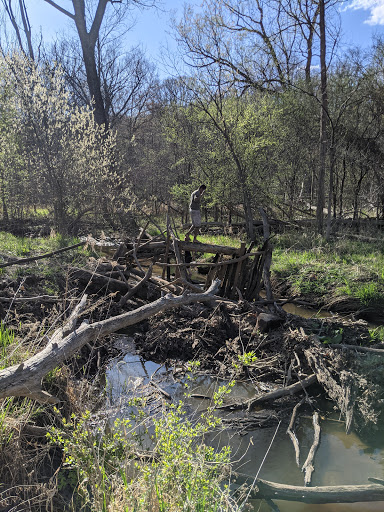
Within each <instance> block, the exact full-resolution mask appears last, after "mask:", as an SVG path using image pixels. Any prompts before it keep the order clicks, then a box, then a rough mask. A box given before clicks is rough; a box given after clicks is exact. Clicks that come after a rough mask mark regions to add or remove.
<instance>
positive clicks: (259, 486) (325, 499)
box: [252, 479, 384, 504]
mask: <svg viewBox="0 0 384 512" xmlns="http://www.w3.org/2000/svg"><path fill="white" fill-rule="evenodd" d="M252 495H253V497H254V498H257V499H265V498H270V499H274V500H286V501H299V502H303V503H316V504H325V503H356V502H360V501H361V502H371V501H383V500H384V486H382V485H375V484H366V485H335V486H331V485H329V486H321V487H320V486H319V487H303V486H296V485H284V484H278V483H275V482H268V481H267V480H261V479H258V480H256V486H255V489H254V490H253V493H252Z"/></svg>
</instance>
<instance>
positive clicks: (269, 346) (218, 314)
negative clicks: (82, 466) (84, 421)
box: [3, 259, 383, 510]
mask: <svg viewBox="0 0 384 512" xmlns="http://www.w3.org/2000/svg"><path fill="white" fill-rule="evenodd" d="M110 267H111V263H110V262H108V261H100V260H95V259H90V260H89V261H88V264H87V268H85V267H84V266H83V267H82V270H83V273H82V274H80V273H79V271H78V270H76V273H75V272H70V271H68V268H67V269H66V270H65V272H64V273H63V281H62V282H63V283H64V284H65V288H64V287H63V290H64V289H65V291H66V298H65V299H64V300H57V299H55V300H53V299H52V297H51V301H49V300H48V302H47V303H46V304H45V305H44V308H43V309H42V308H41V307H40V310H39V311H38V310H36V311H35V310H34V308H35V307H36V305H35V304H34V303H33V301H31V302H28V301H27V302H26V303H20V302H18V301H17V300H15V301H13V304H12V307H11V308H10V309H9V312H8V321H9V325H13V326H14V327H15V329H16V328H17V326H18V324H19V323H20V320H21V319H22V321H23V322H22V323H23V326H22V332H23V333H24V334H26V335H27V336H28V335H29V338H28V340H29V341H32V340H34V351H35V352H36V351H38V350H39V348H41V347H43V346H45V344H46V340H44V339H42V338H41V336H40V333H41V322H42V320H44V319H45V318H47V319H48V318H49V317H50V316H49V315H52V316H51V317H50V318H51V320H52V323H54V318H55V315H57V313H60V312H64V311H65V310H66V309H67V310H68V309H69V310H70V309H72V308H71V302H70V300H69V299H70V298H71V300H72V299H74V303H75V304H76V303H77V302H78V298H80V297H81V296H82V294H83V292H84V291H86V292H87V293H89V296H88V299H87V304H86V306H87V307H86V308H85V310H84V311H82V312H81V314H79V316H78V318H77V320H78V324H80V323H81V322H82V321H83V320H89V321H90V322H91V324H95V323H97V321H99V320H100V319H106V318H114V317H116V318H117V317H119V315H121V314H124V312H130V311H132V312H134V311H135V310H137V309H138V308H140V307H144V306H145V305H150V304H151V303H152V302H153V301H155V300H158V299H156V297H160V295H161V291H160V283H159V281H156V280H155V281H154V282H148V283H147V282H145V283H143V284H142V288H141V289H140V293H138V294H137V295H133V296H132V297H131V298H130V299H129V300H127V301H126V302H125V303H124V305H121V297H122V296H123V295H124V294H125V292H126V290H127V288H128V287H129V286H131V284H130V283H129V282H128V284H127V283H125V281H124V279H123V277H122V276H121V274H120V272H121V273H122V274H123V276H124V278H125V279H129V275H128V274H129V272H126V269H124V268H123V269H120V268H119V265H115V266H114V268H113V269H111V268H110ZM100 269H103V272H102V273H101V274H100ZM85 270H86V272H85ZM124 271H125V272H126V274H124ZM95 274H98V279H101V281H100V282H101V283H104V285H103V286H101V285H100V282H99V283H97V282H95V281H94V280H92V279H91V280H90V279H85V278H83V277H84V276H89V275H91V276H94V275H95ZM106 276H107V278H106ZM119 276H120V278H121V279H119ZM133 276H135V274H133ZM80 277H81V279H80ZM103 278H104V281H103ZM142 280H143V278H142V277H140V276H136V279H135V281H134V282H135V283H137V282H142ZM117 283H119V284H117ZM19 286H20V283H17V282H16V283H15V284H14V286H13V288H12V291H11V289H10V286H9V287H8V289H9V298H12V296H14V295H15V291H17V290H18V289H19ZM135 286H136V284H134V287H135ZM114 287H115V288H114ZM3 289H4V291H5V290H7V286H6V285H5V286H4V287H3ZM128 289H129V288H128ZM34 291H36V290H34V289H33V283H32V282H31V283H30V286H28V287H27V288H26V289H25V290H22V292H23V293H22V295H23V297H24V298H26V296H27V295H29V294H30V293H31V292H32V293H33V292H34ZM41 292H42V290H39V292H38V293H41ZM12 294H13V295H12ZM17 297H19V296H17ZM20 298H21V297H20ZM40 306H41V304H40ZM271 307H272V308H273V311H271ZM271 313H272V314H273V317H274V319H273V321H270V322H266V323H263V322H262V321H261V320H262V319H263V318H265V315H267V316H268V315H270V314H271ZM34 314H35V315H36V317H35V319H34ZM24 315H29V316H28V318H29V324H28V326H27V325H26V324H25V322H24V320H26V318H27V316H24ZM33 319H34V320H33ZM46 322H47V324H46V325H48V320H46ZM48 332H49V331H48ZM124 332H125V334H126V335H128V336H129V337H130V338H132V343H133V344H134V346H135V350H136V351H137V353H138V355H139V356H141V357H142V358H143V361H147V363H144V366H145V367H146V368H147V373H148V376H150V375H152V373H153V372H152V373H151V371H152V369H151V368H150V367H148V365H156V364H158V365H160V364H163V365H166V366H167V367H168V368H171V370H172V371H171V373H172V375H173V376H174V377H175V379H179V380H180V379H182V376H183V375H184V376H185V375H186V374H187V373H188V368H189V365H191V364H193V365H194V366H195V367H196V368H198V371H199V372H200V375H201V376H202V377H203V378H206V379H214V380H215V379H222V381H223V382H228V381H229V380H235V381H236V382H237V383H238V385H239V386H240V387H242V388H243V389H245V388H247V386H248V384H249V387H248V388H247V391H246V393H245V394H241V393H238V392H236V393H235V394H234V396H231V395H229V396H228V397H227V398H226V400H225V402H224V404H223V414H226V415H227V418H226V419H227V420H228V421H229V422H230V423H224V424H225V425H226V430H229V428H232V429H233V432H234V435H236V436H240V437H239V439H240V438H241V436H244V434H245V435H246V436H249V435H250V434H249V432H252V428H254V427H255V426H256V425H257V427H260V426H263V427H264V428H265V429H268V428H269V429H273V428H275V426H276V424H277V423H278V422H280V421H281V422H282V424H284V425H285V424H286V423H287V422H288V420H289V418H290V416H291V414H292V410H293V408H294V407H295V406H296V405H297V404H298V403H299V402H300V400H301V399H302V397H303V396H307V397H309V398H310V401H309V403H308V404H306V406H305V407H306V408H305V412H303V411H304V409H303V411H301V415H302V414H305V416H308V417H310V416H311V415H312V413H313V411H317V412H320V414H321V413H322V412H323V401H322V399H323V397H324V390H326V391H327V392H329V393H334V395H333V396H332V399H333V400H334V402H335V404H337V406H338V407H339V408H340V409H341V411H342V413H343V416H342V418H344V417H348V418H349V421H350V428H351V431H354V432H358V433H359V435H362V436H363V437H364V436H366V435H367V434H368V433H371V432H372V431H373V430H375V429H376V430H377V431H380V430H381V428H382V418H381V409H382V400H383V395H382V389H383V383H382V382H381V373H380V371H379V369H380V365H381V358H382V355H381V353H380V352H376V353H375V352H372V353H370V352H369V351H368V352H365V353H364V352H361V351H360V348H361V347H368V348H371V347H372V337H371V334H370V329H369V326H368V325H367V324H366V322H364V321H354V320H353V319H340V318H325V319H316V318H309V319H304V318H300V317H298V316H295V315H292V314H290V313H287V312H286V311H283V310H281V309H280V308H279V307H277V308H276V307H275V306H270V305H268V304H265V305H262V304H257V303H254V302H249V301H245V300H234V301H233V300H232V301H231V300H229V301H228V300H224V299H221V298H219V297H215V299H214V300H212V301H211V304H208V306H207V305H203V304H200V303H199V302H195V303H191V304H184V305H182V306H181V307H178V308H176V309H172V310H169V311H160V312H158V313H157V314H156V315H150V316H149V317H148V318H146V319H145V320H142V321H140V322H139V323H135V324H134V325H132V326H130V327H129V328H126V329H125V330H124ZM341 344H345V348H344V349H343V348H340V346H338V345H341ZM350 347H352V349H351V348H350ZM377 350H378V351H380V350H381V348H380V347H378V349H377ZM119 352H121V354H122V357H123V358H124V357H125V355H126V353H127V348H126V347H120V348H119V347H118V346H116V340H115V339H114V336H113V335H108V336H105V337H103V338H100V337H97V338H96V339H93V340H92V341H90V342H89V343H88V344H87V345H84V346H83V347H82V348H81V350H80V351H79V352H78V354H77V355H76V357H73V358H71V359H70V360H68V361H67V363H66V365H65V367H64V368H65V370H64V369H62V370H59V371H57V372H56V374H55V375H51V376H50V377H49V379H45V381H44V387H45V390H46V391H48V392H50V393H51V394H52V395H56V396H59V397H60V400H61V405H60V409H61V411H62V414H64V417H68V416H69V415H70V413H71V412H75V413H76V414H81V411H82V410H84V409H85V408H91V410H92V412H93V413H94V414H98V411H99V410H100V407H102V406H103V401H102V398H103V384H102V382H103V373H104V370H103V369H104V368H105V365H106V364H108V361H109V360H110V359H111V358H112V357H115V356H116V354H117V353H119ZM148 362H151V363H148ZM191 362H192V363H191ZM152 368H153V371H155V369H156V367H155V366H152ZM325 371H328V372H329V374H327V375H326V378H325V379H322V376H323V375H324V372H325ZM158 373H160V371H159V372H158ZM313 373H315V374H316V376H317V380H318V384H315V385H312V386H311V387H310V388H309V387H308V388H306V389H304V386H303V388H302V389H299V391H295V392H292V393H287V394H283V395H280V397H278V398H277V399H276V396H275V395H274V396H275V398H274V399H272V397H271V395H270V394H271V393H274V392H276V391H279V390H284V389H289V388H290V386H292V385H293V386H294V385H296V384H299V385H300V383H304V382H305V381H306V379H308V378H309V377H310V376H311V375H312V374H313ZM177 375H178V377H177ZM139 376H140V374H139ZM247 383H248V384H247ZM329 383H332V386H331V387H329ZM139 385H140V382H139V381H137V387H138V386H139ZM158 385H159V388H160V389H157V388H156V386H152V387H153V390H152V392H153V393H155V394H156V395H157V398H156V397H154V398H156V399H157V400H159V399H161V400H163V399H164V396H165V395H164V394H163V393H162V392H161V390H162V383H161V382H160V383H159V384H158ZM162 391H165V392H166V393H168V391H167V389H164V390H162ZM153 393H152V394H153ZM169 394H171V393H169ZM198 394H200V395H203V394H204V392H203V389H202V388H201V389H200V392H199V393H198ZM255 397H256V398H258V399H260V398H262V397H264V398H265V397H270V398H267V399H266V403H267V406H265V405H262V406H261V407H262V408H263V409H260V408H259V406H255V402H254V399H255ZM161 400H160V402H161ZM194 400H197V401H199V406H198V408H199V407H201V404H202V403H203V404H204V403H206V399H205V398H199V399H198V398H194ZM195 403H196V402H195ZM165 404H166V402H165ZM46 407H47V406H46ZM162 407H163V405H162ZM203 407H204V406H203ZM191 408H192V405H191ZM166 409H167V406H166V405H165V410H166ZM224 411H226V412H224ZM109 412H110V411H109ZM109 412H108V411H107V414H109ZM220 414H222V413H221V412H220ZM50 415H51V409H50V408H49V406H48V407H47V408H46V415H45V414H44V415H42V416H40V418H39V422H40V424H39V425H34V424H33V420H32V421H31V420H28V423H29V424H31V425H30V426H35V427H36V426H39V427H42V428H43V427H44V426H47V425H49V421H52V417H51V416H50ZM300 421H301V420H300ZM252 422H253V423H252ZM55 423H56V424H60V420H59V419H58V418H56V419H55ZM307 428H308V432H311V430H312V427H311V426H310V424H308V426H307ZM343 428H344V424H343ZM307 437H310V434H308V436H307ZM260 443H261V444H263V443H264V442H263V441H260ZM40 446H41V447H42V449H43V447H44V450H45V452H46V453H47V445H46V443H43V444H41V445H40ZM257 446H258V450H259V451H262V450H261V448H260V445H259V443H257ZM49 451H50V449H49V448H48V453H49ZM55 453H56V454H59V453H60V451H59V450H58V449H56V450H55ZM56 457H57V455H56ZM56 463H57V465H56V466H55V467H54V471H53V472H55V471H57V470H58V468H61V469H63V468H62V467H61V465H60V463H59V462H58V461H57V460H56ZM61 469H60V470H61ZM377 474H378V473H377V472H375V475H377ZM375 475H370V476H375ZM315 477H316V473H315ZM315 481H316V480H315ZM354 483H356V482H354ZM263 506H264V505H263ZM283 510H284V509H283ZM360 510H363V509H360ZM367 510H368V509H367Z"/></svg>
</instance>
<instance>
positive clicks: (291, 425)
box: [287, 398, 305, 467]
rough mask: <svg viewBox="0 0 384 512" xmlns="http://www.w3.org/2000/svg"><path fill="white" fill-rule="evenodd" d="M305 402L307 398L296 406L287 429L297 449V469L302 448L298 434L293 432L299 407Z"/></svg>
mask: <svg viewBox="0 0 384 512" xmlns="http://www.w3.org/2000/svg"><path fill="white" fill-rule="evenodd" d="M304 402H305V398H302V399H301V400H300V402H299V403H298V404H296V405H295V407H294V408H293V411H292V416H291V421H290V422H289V425H288V428H287V434H288V435H289V437H290V438H291V441H292V444H293V447H294V449H295V459H296V464H297V467H299V466H300V446H299V441H298V439H297V437H296V434H295V433H294V432H293V427H294V424H295V419H296V414H297V411H298V409H299V407H300V406H301V405H302V404H303V403H304Z"/></svg>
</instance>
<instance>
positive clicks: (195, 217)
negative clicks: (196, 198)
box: [189, 210, 201, 228]
mask: <svg viewBox="0 0 384 512" xmlns="http://www.w3.org/2000/svg"><path fill="white" fill-rule="evenodd" d="M189 213H190V214H191V221H192V226H193V227H195V228H199V227H200V226H201V212H200V210H189Z"/></svg>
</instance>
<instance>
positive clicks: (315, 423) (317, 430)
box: [301, 412, 320, 485]
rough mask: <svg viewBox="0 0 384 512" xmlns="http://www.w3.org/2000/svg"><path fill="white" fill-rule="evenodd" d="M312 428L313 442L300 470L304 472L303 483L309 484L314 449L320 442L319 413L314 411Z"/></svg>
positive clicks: (312, 469)
mask: <svg viewBox="0 0 384 512" xmlns="http://www.w3.org/2000/svg"><path fill="white" fill-rule="evenodd" d="M313 428H314V436H313V443H312V446H311V449H310V450H309V453H308V457H307V460H306V461H305V462H304V465H303V467H302V468H301V471H304V472H305V477H304V484H305V485H309V484H310V483H311V478H312V473H313V472H314V470H315V468H314V467H313V459H314V458H315V453H316V450H317V448H318V446H319V442H320V425H319V413H318V412H315V413H314V414H313Z"/></svg>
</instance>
